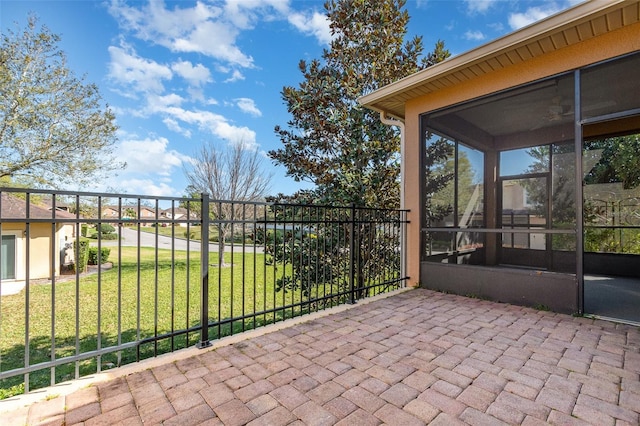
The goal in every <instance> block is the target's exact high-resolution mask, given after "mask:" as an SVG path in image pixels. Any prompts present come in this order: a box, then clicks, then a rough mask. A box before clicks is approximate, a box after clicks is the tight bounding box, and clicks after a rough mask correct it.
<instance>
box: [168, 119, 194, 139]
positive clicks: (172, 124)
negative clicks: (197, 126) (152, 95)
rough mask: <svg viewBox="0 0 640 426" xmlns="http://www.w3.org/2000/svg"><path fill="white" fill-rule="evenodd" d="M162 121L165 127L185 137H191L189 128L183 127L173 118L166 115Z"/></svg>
mask: <svg viewBox="0 0 640 426" xmlns="http://www.w3.org/2000/svg"><path fill="white" fill-rule="evenodd" d="M162 122H163V123H164V124H165V126H167V129H169V130H171V131H172V132H176V133H180V134H181V135H183V136H184V137H186V138H190V137H191V130H188V129H183V128H182V127H181V126H180V123H178V122H177V121H176V120H174V119H173V118H170V117H166V118H165V119H164V120H162Z"/></svg>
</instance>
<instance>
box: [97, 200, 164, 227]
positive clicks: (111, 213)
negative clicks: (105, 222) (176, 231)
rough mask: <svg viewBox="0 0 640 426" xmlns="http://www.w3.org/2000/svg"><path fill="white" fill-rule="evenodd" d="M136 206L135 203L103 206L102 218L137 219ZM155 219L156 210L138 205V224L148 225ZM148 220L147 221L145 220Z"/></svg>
mask: <svg viewBox="0 0 640 426" xmlns="http://www.w3.org/2000/svg"><path fill="white" fill-rule="evenodd" d="M137 216H138V206H137V205H122V206H121V207H120V208H118V206H103V207H102V218H103V219H113V220H119V219H123V220H128V221H132V220H135V219H137ZM155 219H156V210H155V209H154V208H152V207H147V206H140V224H141V225H142V226H149V225H150V224H151V223H152V222H153V221H155ZM147 221H148V222H147Z"/></svg>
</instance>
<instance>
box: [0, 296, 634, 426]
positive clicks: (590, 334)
mask: <svg viewBox="0 0 640 426" xmlns="http://www.w3.org/2000/svg"><path fill="white" fill-rule="evenodd" d="M188 351H190V352H188V354H189V356H188V357H183V358H181V357H179V358H180V359H175V360H173V361H171V362H167V361H163V363H157V365H153V366H152V367H151V368H148V369H146V370H143V371H139V372H136V373H131V374H128V375H126V376H124V377H118V378H115V379H113V380H109V381H105V382H99V383H96V384H95V385H93V386H89V387H85V388H83V389H80V390H78V391H76V392H74V393H71V394H69V395H66V396H59V397H57V398H53V399H50V400H48V401H43V402H38V403H35V404H32V405H31V406H27V407H23V408H20V409H18V410H15V411H12V412H9V413H3V414H0V416H2V417H3V418H4V421H3V424H5V423H6V424H30V425H36V424H46V425H62V424H66V425H72V424H85V425H87V426H89V425H113V424H127V425H129V424H142V423H145V424H167V425H180V426H187V425H195V424H207V425H214V424H225V425H242V424H251V425H265V424H270V425H286V424H298V425H301V424H306V425H331V424H340V425H377V424H383V423H386V424H395V425H398V424H402V425H413V424H415V425H420V424H434V425H456V424H473V425H480V424H487V425H500V424H522V425H527V426H532V425H542V424H549V423H551V424H566V425H586V424H593V425H638V424H639V423H640V414H639V413H640V330H639V329H638V328H637V327H631V326H625V325H618V324H614V323H610V322H606V321H601V320H592V319H586V318H576V317H571V316H567V315H561V314H554V313H551V312H541V311H536V310H534V309H530V308H523V307H518V306H512V305H504V304H498V303H493V302H488V301H482V300H478V299H470V298H464V297H459V296H454V295H449V294H442V293H435V292H432V291H428V290H423V289H418V290H411V291H406V292H402V293H398V294H396V295H394V296H391V297H388V298H384V299H379V300H376V301H373V302H371V303H359V304H357V305H356V306H354V307H353V308H351V309H345V310H342V311H340V312H337V313H333V314H330V315H327V316H322V317H319V318H315V319H311V320H309V321H306V322H301V323H298V324H297V325H293V326H291V327H287V328H282V329H280V330H277V331H273V332H270V333H266V334H263V335H259V336H256V337H251V338H249V339H247V340H239V339H238V340H237V341H236V342H235V343H233V344H231V345H227V346H224V347H220V348H217V349H213V350H201V351H195V350H194V351H191V350H188ZM185 353H187V352H185ZM147 365H149V364H147ZM122 371H126V370H122ZM116 373H117V372H116ZM121 374H124V373H121ZM0 409H1V407H0ZM7 422H8V423H7Z"/></svg>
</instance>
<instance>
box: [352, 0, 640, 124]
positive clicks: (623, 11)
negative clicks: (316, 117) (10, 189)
mask: <svg viewBox="0 0 640 426" xmlns="http://www.w3.org/2000/svg"><path fill="white" fill-rule="evenodd" d="M637 22H640V0H607V1H599V0H594V1H588V2H585V3H581V4H579V5H577V6H575V7H573V8H571V9H569V10H567V11H564V12H562V13H559V14H557V15H553V16H551V17H549V18H547V19H544V20H542V21H540V22H537V23H535V24H533V25H530V26H528V27H525V28H523V29H521V30H519V31H516V32H514V33H511V34H509V35H507V36H504V37H502V38H500V39H498V40H496V41H494V42H492V43H489V44H486V45H484V46H481V47H478V48H476V49H474V50H471V51H469V52H467V53H464V54H462V55H459V56H455V57H453V58H451V59H448V60H446V61H444V62H442V63H440V64H438V65H435V66H433V67H430V68H427V69H425V70H423V71H420V72H418V73H415V74H413V75H410V76H408V77H405V78H404V79H402V80H399V81H397V82H395V83H393V84H390V85H387V86H385V87H383V88H381V89H379V90H377V91H375V92H372V93H370V94H368V95H365V96H363V97H361V98H360V103H361V104H362V105H364V106H366V107H369V108H372V109H374V110H378V111H383V112H385V113H387V114H388V115H390V116H394V117H398V118H404V116H405V110H404V108H405V102H407V101H408V100H410V99H414V98H417V97H420V96H424V95H427V94H429V93H433V92H435V91H438V90H442V89H444V88H447V87H451V86H454V85H456V84H459V83H462V82H465V81H468V80H472V79H474V78H477V77H479V76H482V75H483V74H487V73H491V72H494V71H497V70H499V69H502V68H506V67H509V66H512V65H515V64H518V63H521V62H523V61H527V60H530V59H532V58H535V57H537V56H541V55H544V54H548V53H550V52H552V51H555V50H558V49H561V48H564V47H567V46H570V45H573V44H576V43H580V42H582V41H585V40H588V39H590V38H593V37H595V36H600V35H602V34H604V33H607V32H611V31H614V30H617V29H619V28H622V27H624V26H628V25H632V24H634V23H637Z"/></svg>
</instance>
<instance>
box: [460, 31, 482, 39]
mask: <svg viewBox="0 0 640 426" xmlns="http://www.w3.org/2000/svg"><path fill="white" fill-rule="evenodd" d="M464 38H465V39H467V40H474V41H479V40H484V39H485V36H484V34H482V31H471V30H469V31H467V32H466V33H464Z"/></svg>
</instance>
